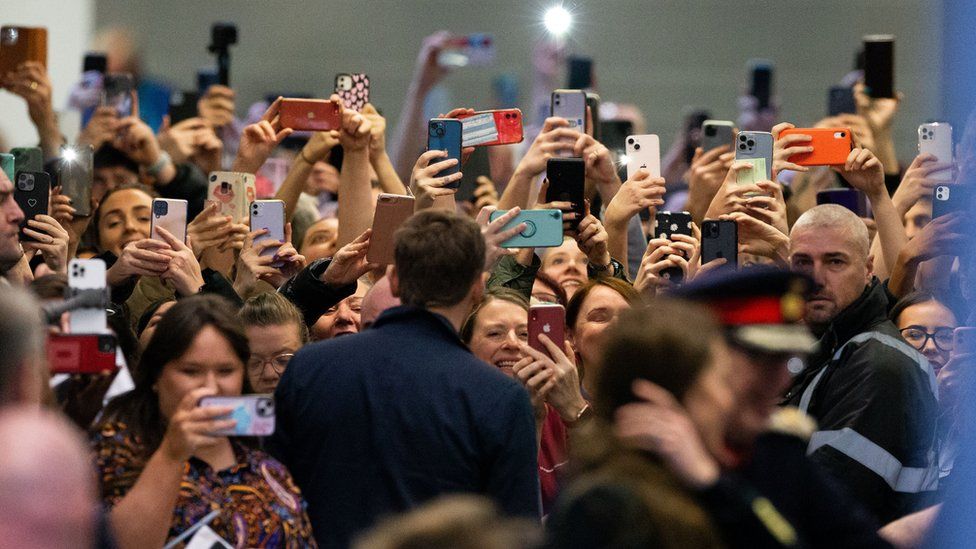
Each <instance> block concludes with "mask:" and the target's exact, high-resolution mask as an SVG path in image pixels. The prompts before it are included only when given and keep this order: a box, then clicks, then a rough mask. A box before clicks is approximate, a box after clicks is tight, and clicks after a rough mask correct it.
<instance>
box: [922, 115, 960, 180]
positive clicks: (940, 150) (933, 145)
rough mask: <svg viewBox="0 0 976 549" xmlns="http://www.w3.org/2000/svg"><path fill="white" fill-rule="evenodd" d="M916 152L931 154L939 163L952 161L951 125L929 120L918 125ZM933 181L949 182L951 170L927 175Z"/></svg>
mask: <svg viewBox="0 0 976 549" xmlns="http://www.w3.org/2000/svg"><path fill="white" fill-rule="evenodd" d="M918 154H931V155H932V156H934V157H936V158H937V159H938V160H937V162H939V163H940V164H951V163H952V125H950V124H949V123H947V122H931V123H929V124H922V125H921V126H919V127H918ZM929 177H930V178H931V179H932V180H933V181H937V182H939V183H949V182H951V181H952V179H953V177H952V170H942V171H939V172H936V173H933V174H932V175H930V176H929Z"/></svg>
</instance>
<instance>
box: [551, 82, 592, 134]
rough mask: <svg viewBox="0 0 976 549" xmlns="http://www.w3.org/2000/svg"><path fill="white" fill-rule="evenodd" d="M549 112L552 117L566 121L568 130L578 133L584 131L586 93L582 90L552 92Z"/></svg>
mask: <svg viewBox="0 0 976 549" xmlns="http://www.w3.org/2000/svg"><path fill="white" fill-rule="evenodd" d="M549 112H550V114H551V115H552V116H558V117H560V118H565V119H566V120H568V121H569V127H570V128H573V129H575V130H579V131H580V132H585V131H586V93H585V92H583V90H556V91H554V92H552V96H551V97H550V103H549Z"/></svg>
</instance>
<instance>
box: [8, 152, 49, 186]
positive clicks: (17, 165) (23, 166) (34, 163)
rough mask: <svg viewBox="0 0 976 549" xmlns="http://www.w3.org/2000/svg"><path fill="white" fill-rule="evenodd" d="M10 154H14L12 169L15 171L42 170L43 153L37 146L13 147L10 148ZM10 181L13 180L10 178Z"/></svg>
mask: <svg viewBox="0 0 976 549" xmlns="http://www.w3.org/2000/svg"><path fill="white" fill-rule="evenodd" d="M10 154H12V155H14V169H15V170H16V171H18V172H43V171H44V153H42V152H41V149H40V148H39V147H14V148H12V149H10ZM11 181H13V179H12V178H11Z"/></svg>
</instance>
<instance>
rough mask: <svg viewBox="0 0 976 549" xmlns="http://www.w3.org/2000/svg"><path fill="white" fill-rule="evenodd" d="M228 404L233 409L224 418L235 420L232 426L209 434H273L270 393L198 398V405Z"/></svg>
mask: <svg viewBox="0 0 976 549" xmlns="http://www.w3.org/2000/svg"><path fill="white" fill-rule="evenodd" d="M213 406H230V407H233V408H234V410H233V411H232V412H230V414H228V415H227V416H226V418H225V419H233V420H235V421H237V424H236V425H234V427H232V428H230V429H226V430H222V431H214V432H212V433H210V434H212V435H219V436H228V437H266V436H269V435H272V434H274V430H275V404H274V397H273V396H272V395H240V396H209V397H203V398H201V399H200V407H201V408H206V407H213Z"/></svg>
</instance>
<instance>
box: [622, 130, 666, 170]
mask: <svg viewBox="0 0 976 549" xmlns="http://www.w3.org/2000/svg"><path fill="white" fill-rule="evenodd" d="M626 147H627V149H626V151H627V179H633V178H634V174H635V173H637V170H640V169H645V170H647V171H649V172H650V173H651V177H661V141H660V139H658V137H657V136H656V135H654V134H647V135H628V136H627V141H626Z"/></svg>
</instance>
